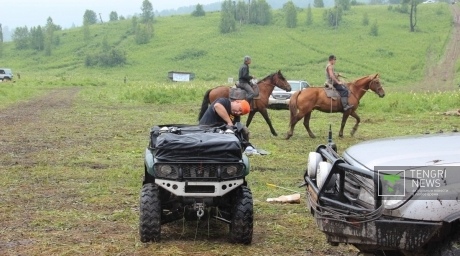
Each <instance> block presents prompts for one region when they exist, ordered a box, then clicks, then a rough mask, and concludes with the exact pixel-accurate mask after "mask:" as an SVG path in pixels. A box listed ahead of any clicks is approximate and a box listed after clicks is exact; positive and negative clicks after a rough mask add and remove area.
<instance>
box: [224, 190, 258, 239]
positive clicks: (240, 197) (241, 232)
mask: <svg viewBox="0 0 460 256" xmlns="http://www.w3.org/2000/svg"><path fill="white" fill-rule="evenodd" d="M253 219H254V213H253V202H252V193H251V190H250V189H249V188H248V187H246V186H241V187H239V188H238V189H237V191H236V200H235V206H234V208H233V210H232V220H231V224H230V240H231V241H232V242H233V243H240V244H250V243H251V242H252V231H253Z"/></svg>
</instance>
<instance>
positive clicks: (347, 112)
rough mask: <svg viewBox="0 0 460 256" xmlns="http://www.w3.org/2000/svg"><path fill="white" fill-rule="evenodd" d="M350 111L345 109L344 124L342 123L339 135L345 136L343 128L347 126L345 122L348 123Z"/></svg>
mask: <svg viewBox="0 0 460 256" xmlns="http://www.w3.org/2000/svg"><path fill="white" fill-rule="evenodd" d="M349 115H350V114H349V111H345V112H344V113H343V115H342V124H340V131H339V137H340V138H343V128H345V124H346V123H347V119H348V116H349Z"/></svg>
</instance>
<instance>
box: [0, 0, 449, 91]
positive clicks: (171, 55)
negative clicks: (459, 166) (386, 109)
mask: <svg viewBox="0 0 460 256" xmlns="http://www.w3.org/2000/svg"><path fill="white" fill-rule="evenodd" d="M273 12H274V22H273V24H272V25H270V26H253V25H242V26H239V25H238V31H237V32H235V33H231V34H221V33H220V32H219V29H218V25H219V22H220V13H219V12H215V13H207V14H206V16H204V17H192V16H190V15H181V16H171V17H158V18H157V21H156V23H155V24H154V37H153V38H152V40H151V41H150V43H148V44H143V45H137V44H136V43H135V41H134V36H133V35H132V33H131V26H132V25H131V20H123V21H117V22H112V23H103V24H96V25H92V26H91V27H90V33H91V40H90V41H89V42H85V40H83V28H73V29H68V30H63V31H59V32H56V34H57V35H59V38H60V44H59V45H58V46H57V47H56V48H55V49H53V52H52V56H49V57H47V56H44V53H43V52H36V51H32V50H26V51H24V50H23V51H19V50H15V49H14V44H13V43H4V46H3V48H4V49H3V56H2V57H1V58H0V63H1V66H5V67H10V68H12V69H13V71H14V72H15V73H20V74H21V78H26V77H29V78H33V79H34V80H38V81H43V82H45V83H50V82H51V83H52V84H54V85H65V84H79V85H80V84H81V85H86V84H96V85H98V84H101V83H103V84H113V83H122V82H123V78H124V77H125V76H126V77H127V78H128V81H130V82H140V83H148V84H150V83H167V82H169V79H168V78H167V73H168V72H169V71H172V70H174V71H189V72H194V73H195V74H196V79H195V80H194V82H200V81H201V82H205V81H209V82H212V83H215V84H219V83H220V84H222V83H227V79H228V77H234V78H235V77H236V75H237V71H238V67H239V65H240V64H241V63H242V59H243V56H245V55H250V56H251V57H252V58H253V64H252V66H251V73H253V74H254V75H255V76H256V77H258V78H262V77H264V76H266V75H268V74H270V73H272V72H275V71H277V70H278V69H281V71H282V72H283V74H284V75H285V76H286V77H287V78H288V79H307V80H308V81H309V82H310V83H311V84H314V85H320V84H322V83H323V81H324V71H323V70H324V67H325V65H326V60H327V57H328V55H330V54H335V55H336V56H337V57H338V62H337V65H336V71H338V72H340V73H342V74H344V75H345V76H346V77H347V78H348V79H354V78H358V77H360V76H364V75H368V74H373V73H380V74H381V77H382V80H383V81H384V82H385V85H386V86H404V85H406V84H408V83H413V82H414V81H417V80H419V79H421V78H423V75H424V71H425V69H426V68H427V65H428V64H433V63H426V62H427V59H428V56H430V60H432V59H433V56H434V59H435V60H439V59H440V58H441V57H442V54H443V49H444V47H445V45H446V43H447V41H448V40H449V35H450V32H451V30H452V17H451V12H450V10H449V5H448V4H444V3H440V4H433V5H419V7H418V16H417V27H416V29H417V32H415V33H410V32H409V17H408V14H401V13H398V12H395V11H389V10H388V6H353V7H352V9H351V11H348V12H346V13H345V15H344V16H343V20H342V23H341V24H340V26H339V27H338V29H333V28H330V27H328V26H326V25H325V23H324V21H323V18H322V15H323V12H324V9H316V8H314V9H313V10H312V12H313V25H311V26H307V25H305V23H306V22H305V21H306V10H305V9H304V10H300V11H299V12H298V25H297V27H296V28H294V29H288V28H286V27H285V20H284V13H283V12H282V10H274V11H273ZM364 14H367V15H368V17H369V25H367V26H364V25H363V24H362V21H363V17H364ZM375 22H376V23H377V27H378V36H371V35H370V30H371V26H372V24H374V23H375ZM104 36H106V37H107V38H108V42H109V44H110V46H111V47H116V48H118V49H121V50H124V51H125V52H126V56H127V62H128V63H127V64H126V65H125V66H123V67H116V68H101V67H90V68H88V67H85V65H84V60H85V56H86V55H87V54H88V53H91V52H94V51H98V50H99V49H100V48H101V44H102V41H103V38H104ZM457 66H458V65H457Z"/></svg>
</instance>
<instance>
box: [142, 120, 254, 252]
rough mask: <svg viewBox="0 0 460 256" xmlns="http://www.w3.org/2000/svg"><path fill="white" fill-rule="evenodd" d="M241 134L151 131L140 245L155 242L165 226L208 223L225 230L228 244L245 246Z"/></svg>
mask: <svg viewBox="0 0 460 256" xmlns="http://www.w3.org/2000/svg"><path fill="white" fill-rule="evenodd" d="M244 129H245V127H244V126H243V125H242V124H241V123H237V124H236V125H235V126H230V127H229V126H219V127H216V126H198V125H178V124H176V125H174V124H172V125H158V126H154V127H152V128H151V131H150V142H149V145H148V147H147V148H146V150H145V176H144V180H143V185H142V190H141V195H140V220H139V234H140V239H141V241H142V242H144V243H145V242H151V241H152V242H159V241H160V239H161V226H162V225H163V224H165V223H169V222H173V221H176V220H182V219H184V218H185V220H197V219H202V218H203V219H208V218H214V219H217V220H220V221H223V222H224V223H227V224H228V225H229V237H230V241H231V242H233V243H241V244H250V243H251V241H252V233H253V200H252V193H251V190H250V189H249V187H248V185H247V182H246V176H247V175H248V174H249V169H250V165H249V159H248V157H247V156H246V155H245V154H243V152H244V150H245V148H246V147H247V146H248V145H250V144H249V142H248V141H247V140H245V136H244Z"/></svg>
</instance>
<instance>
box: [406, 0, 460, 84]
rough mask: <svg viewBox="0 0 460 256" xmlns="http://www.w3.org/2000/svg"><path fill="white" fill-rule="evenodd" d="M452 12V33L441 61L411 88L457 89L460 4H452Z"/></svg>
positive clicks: (430, 68) (429, 68) (459, 49)
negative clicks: (456, 71) (456, 73)
mask: <svg viewBox="0 0 460 256" xmlns="http://www.w3.org/2000/svg"><path fill="white" fill-rule="evenodd" d="M451 13H452V25H453V28H452V35H451V37H450V41H449V43H448V44H447V46H446V50H445V52H444V55H443V57H442V59H441V61H440V62H438V63H437V64H435V65H432V66H429V67H428V68H427V71H426V72H425V78H424V79H423V81H421V82H420V83H418V84H417V85H413V86H411V89H412V88H414V89H415V88H420V89H423V90H425V91H434V90H436V91H449V90H453V89H457V85H455V64H456V62H457V60H458V58H460V7H459V5H458V4H453V5H451Z"/></svg>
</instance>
